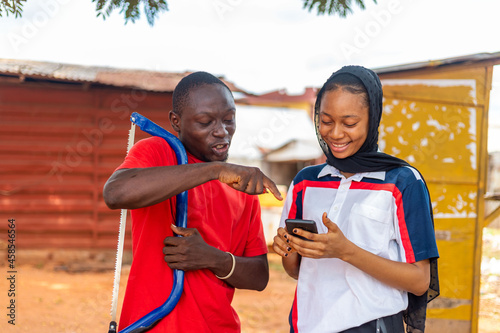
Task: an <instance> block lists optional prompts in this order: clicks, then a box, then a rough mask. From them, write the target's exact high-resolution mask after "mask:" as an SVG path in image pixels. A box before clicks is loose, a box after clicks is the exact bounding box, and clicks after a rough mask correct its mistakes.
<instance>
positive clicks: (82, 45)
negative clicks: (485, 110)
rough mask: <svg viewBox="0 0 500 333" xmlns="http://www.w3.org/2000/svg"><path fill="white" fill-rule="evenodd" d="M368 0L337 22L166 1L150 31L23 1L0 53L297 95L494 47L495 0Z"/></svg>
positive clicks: (256, 5) (242, 3) (499, 8)
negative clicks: (357, 76) (355, 76)
mask: <svg viewBox="0 0 500 333" xmlns="http://www.w3.org/2000/svg"><path fill="white" fill-rule="evenodd" d="M365 2H366V5H367V8H366V9H365V10H361V9H358V8H356V10H355V11H354V13H353V14H351V15H349V16H348V17H347V18H339V17H338V16H317V15H316V13H315V12H311V13H310V12H308V11H307V10H304V9H302V3H303V2H302V1H301V0H271V1H269V0H169V1H168V3H169V9H170V10H169V11H168V12H164V13H162V14H160V17H159V18H158V19H157V20H156V22H155V25H154V27H151V26H149V25H148V23H147V21H146V18H145V17H143V18H142V19H140V20H139V21H136V23H132V22H129V23H128V24H126V25H125V24H124V19H123V16H122V15H121V14H120V13H119V12H116V13H114V14H113V15H112V16H111V17H110V18H108V19H106V20H105V21H104V20H103V19H102V18H97V17H96V12H95V4H94V3H92V1H91V0H28V1H27V4H26V5H25V9H24V14H23V17H22V18H21V19H15V18H14V17H12V15H11V16H9V17H5V16H4V17H2V18H0V58H13V59H27V60H40V61H55V62H62V63H72V64H81V65H96V66H111V67H119V68H136V69H148V70H158V71H173V72H183V71H195V70H204V71H208V72H211V73H213V74H217V75H223V76H224V77H226V78H227V79H228V80H230V81H232V82H234V83H235V84H237V85H238V86H239V87H241V88H242V89H244V90H247V91H249V92H253V93H264V92H268V91H271V90H275V89H282V88H285V89H287V90H288V92H289V93H300V92H301V91H302V90H303V88H304V87H306V86H321V85H322V84H323V82H324V81H325V80H326V78H327V77H328V76H329V75H330V74H331V73H332V72H333V71H335V70H337V69H339V68H340V67H341V66H343V65H347V64H360V65H364V66H366V67H369V68H378V67H385V66H394V65H400V64H406V63H412V62H420V61H428V60H436V59H443V58H450V57H457V56H463V55H470V54H475V53H483V52H488V53H493V52H499V51H500V41H499V39H498V38H497V35H498V33H499V32H500V19H499V17H498V16H499V13H500V1H498V0H476V1H472V0H439V1H434V0H418V1H417V0H378V1H377V2H378V3H377V4H374V3H373V2H372V1H371V0H365ZM497 67H499V66H497ZM497 72H500V71H499V70H497V69H496V70H495V73H497ZM493 80H494V87H495V90H494V91H493V93H492V96H491V98H492V101H491V108H490V109H491V113H492V115H495V117H492V118H494V119H490V123H492V125H494V126H497V127H496V130H497V131H500V116H496V115H497V114H500V97H499V95H500V94H499V93H497V91H498V90H500V74H497V75H494V78H493ZM497 110H498V111H497ZM490 141H491V140H490ZM498 141H499V142H500V136H498ZM490 150H491V149H490ZM499 150H500V147H499Z"/></svg>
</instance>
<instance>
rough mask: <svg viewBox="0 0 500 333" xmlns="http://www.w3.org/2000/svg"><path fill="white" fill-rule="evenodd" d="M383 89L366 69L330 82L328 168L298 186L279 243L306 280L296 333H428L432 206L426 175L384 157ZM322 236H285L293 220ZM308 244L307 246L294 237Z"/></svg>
mask: <svg viewBox="0 0 500 333" xmlns="http://www.w3.org/2000/svg"><path fill="white" fill-rule="evenodd" d="M381 116H382V85H381V83H380V80H379V78H378V76H377V75H376V74H375V73H374V72H373V71H371V70H369V69H366V68H364V67H361V66H346V67H343V68H342V69H340V70H339V71H337V72H335V73H333V74H332V76H331V77H330V78H329V79H328V80H327V81H326V83H325V84H324V85H323V87H322V88H321V90H320V91H319V93H318V96H317V100H316V105H315V115H314V121H315V124H316V133H317V136H318V140H319V143H320V145H321V147H322V149H323V151H324V153H325V155H326V157H327V163H325V164H322V165H316V166H310V167H307V168H305V169H303V170H301V171H300V172H299V173H298V174H297V176H296V177H295V178H294V180H293V182H292V184H291V186H290V189H289V192H288V196H287V199H286V202H285V207H284V210H283V214H282V217H281V223H280V228H279V229H278V233H277V235H276V236H275V237H274V244H273V248H274V250H275V252H276V253H278V254H279V255H281V256H282V257H283V259H282V262H283V266H284V268H285V270H286V272H287V273H288V274H289V275H290V276H291V277H293V278H295V279H298V282H297V289H296V293H295V299H294V302H293V306H292V310H291V312H290V317H289V322H290V332H299V333H303V332H304V333H305V332H314V333H321V332H350V333H354V332H356V333H360V332H404V325H403V319H404V321H405V322H406V326H407V332H423V331H424V327H425V314H426V306H427V302H428V301H430V300H431V299H433V298H435V297H437V296H438V295H439V283H438V280H437V258H438V256H439V255H438V250H437V246H436V240H435V235H434V222H433V217H432V208H431V207H432V206H431V201H430V197H429V193H428V190H427V186H426V184H425V181H424V179H423V178H422V176H421V174H420V173H419V172H418V171H417V170H416V169H415V168H413V167H411V166H410V165H409V164H408V163H407V162H405V161H404V160H401V159H398V158H396V157H394V156H390V155H387V154H384V153H381V152H379V151H378V144H377V142H378V127H379V123H380V118H381ZM289 218H291V219H307V220H313V221H315V223H316V225H317V229H318V234H313V233H310V232H307V231H304V230H301V229H294V230H293V231H291V232H287V230H286V227H285V219H289ZM297 235H299V236H303V237H305V238H307V239H309V241H308V240H302V239H299V238H298V237H296V236H297Z"/></svg>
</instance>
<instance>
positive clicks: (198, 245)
mask: <svg viewBox="0 0 500 333" xmlns="http://www.w3.org/2000/svg"><path fill="white" fill-rule="evenodd" d="M235 111H236V109H235V105H234V99H233V96H232V94H231V91H230V90H229V88H228V87H227V86H226V85H225V84H224V83H223V82H222V81H221V80H219V79H218V78H216V77H215V76H213V75H211V74H208V73H205V72H196V73H193V74H190V75H188V76H186V77H185V78H183V79H182V80H181V81H180V82H179V84H178V85H177V87H176V88H175V90H174V94H173V110H172V111H170V114H169V116H170V122H171V124H172V127H173V129H174V130H175V131H176V132H177V133H178V136H179V139H180V140H181V142H182V143H183V145H184V147H185V148H186V151H187V154H188V164H185V165H177V162H176V157H175V154H174V152H173V150H172V148H170V146H169V145H168V144H167V143H166V142H165V140H164V139H161V138H158V137H151V138H148V139H144V140H141V141H139V142H138V143H136V144H135V145H134V147H133V148H132V149H131V151H130V152H129V154H128V155H127V157H126V159H125V161H124V162H123V163H122V164H121V165H120V166H119V167H118V168H117V170H116V171H115V172H114V173H113V175H111V177H110V178H109V180H108V181H107V182H106V185H105V186H104V192H103V194H104V200H105V202H106V204H107V205H108V207H110V208H112V209H118V208H120V209H132V211H131V215H132V241H133V255H134V257H133V262H132V267H131V270H130V275H129V280H128V283H127V289H126V292H125V299H124V304H123V308H122V313H121V317H120V329H123V328H125V327H127V326H129V325H130V324H132V323H134V322H135V321H137V320H138V319H140V318H142V317H143V316H144V315H146V314H148V313H149V312H151V311H152V310H154V309H156V308H157V307H159V306H161V305H162V304H163V303H164V302H165V301H166V299H167V297H168V295H169V294H170V290H171V289H172V284H173V278H172V269H181V270H184V271H185V282H184V290H183V293H182V296H181V298H180V300H179V303H178V304H177V306H176V307H175V308H174V310H172V312H171V313H170V314H169V315H167V317H165V318H164V319H163V320H161V321H160V322H159V323H158V324H157V325H156V326H155V327H154V328H153V329H152V330H151V331H150V332H188V333H189V332H197V333H198V332H217V333H219V332H239V331H240V322H239V319H238V316H237V314H236V312H235V311H234V309H233V308H232V307H231V301H232V298H233V295H234V288H242V289H254V290H263V289H264V288H265V287H266V285H267V282H268V280H269V269H268V262H267V246H266V243H265V239H264V234H263V229H262V223H261V220H260V205H259V201H258V199H257V197H256V196H253V195H252V194H261V193H263V192H264V191H266V190H269V191H270V192H272V193H273V194H274V196H276V198H278V199H280V200H281V199H282V198H281V194H280V192H279V190H278V189H277V187H276V185H275V184H274V182H273V181H272V180H270V179H269V178H268V177H267V176H266V175H264V174H263V173H262V172H261V171H260V170H259V169H258V168H253V167H246V166H241V165H235V164H230V163H226V162H225V161H226V160H227V157H228V150H229V145H230V143H231V138H232V136H233V134H234V131H235V128H236V126H235ZM186 190H187V191H188V228H180V227H176V226H175V224H174V222H175V196H176V195H177V194H179V193H181V192H183V191H186ZM174 233H175V234H178V235H181V236H183V237H173V236H174Z"/></svg>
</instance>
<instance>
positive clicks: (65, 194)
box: [0, 78, 172, 249]
mask: <svg viewBox="0 0 500 333" xmlns="http://www.w3.org/2000/svg"><path fill="white" fill-rule="evenodd" d="M171 103H172V102H171V93H152V92H146V91H142V90H133V89H119V88H112V87H107V86H90V87H86V88H85V85H81V84H72V83H57V82H47V81H46V82H30V81H25V82H23V83H20V82H19V81H14V80H12V81H7V80H6V79H2V78H0V124H1V130H0V232H1V233H2V234H5V233H4V232H5V231H6V230H7V224H8V222H7V220H8V219H11V218H14V219H15V220H16V244H17V246H18V248H22V249H36V248H50V247H56V248H116V242H117V232H118V222H119V211H111V210H109V209H108V208H107V207H106V205H105V204H104V201H103V200H102V187H103V185H104V182H105V181H106V180H107V178H108V177H109V176H110V175H111V173H112V172H113V170H114V169H115V168H116V167H117V166H118V165H119V164H120V163H121V161H122V160H123V158H124V156H125V152H126V143H127V136H128V130H129V128H130V121H129V116H130V114H131V113H132V112H134V111H136V112H139V113H141V114H143V115H145V116H146V117H148V118H150V119H152V120H154V121H155V122H157V123H158V124H160V125H161V126H164V127H165V128H167V129H169V130H171V128H170V127H169V126H170V125H169V122H168V111H169V110H170V109H171ZM146 136H148V135H147V134H144V133H142V132H141V131H140V130H139V129H138V130H137V135H136V140H138V139H140V138H143V137H146ZM128 229H130V223H129V225H128ZM127 239H128V241H127V243H128V244H127V247H130V238H129V237H127Z"/></svg>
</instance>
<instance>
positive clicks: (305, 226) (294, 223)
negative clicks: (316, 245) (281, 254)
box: [285, 219, 318, 241]
mask: <svg viewBox="0 0 500 333" xmlns="http://www.w3.org/2000/svg"><path fill="white" fill-rule="evenodd" d="M285 224H286V230H287V231H288V233H290V234H292V235H294V236H295V237H298V238H300V239H303V240H307V241H311V240H310V239H307V238H304V237H302V236H299V235H297V234H294V233H293V229H295V228H299V229H302V230H305V231H309V232H312V233H314V234H317V233H318V228H316V222H314V221H312V220H301V219H286V220H285Z"/></svg>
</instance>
